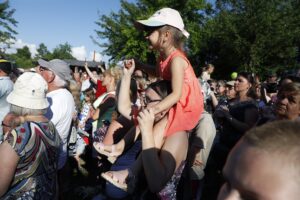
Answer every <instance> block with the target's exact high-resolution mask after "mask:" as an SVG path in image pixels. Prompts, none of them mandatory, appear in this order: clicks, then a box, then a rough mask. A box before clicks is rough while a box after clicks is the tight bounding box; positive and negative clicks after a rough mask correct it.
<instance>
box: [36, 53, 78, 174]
mask: <svg viewBox="0 0 300 200" xmlns="http://www.w3.org/2000/svg"><path fill="white" fill-rule="evenodd" d="M38 63H39V66H38V67H37V69H36V71H37V72H38V73H39V74H41V75H42V77H43V78H44V79H45V80H46V81H47V83H48V93H47V99H48V101H49V104H50V106H49V108H48V110H47V113H46V117H47V118H48V119H49V120H51V121H52V122H53V124H54V125H55V127H56V129H57V131H58V133H59V135H60V138H61V147H60V148H61V152H60V155H59V160H58V169H62V168H63V167H64V165H65V164H66V161H67V157H68V150H67V143H68V136H69V133H70V128H71V123H72V117H73V114H74V113H75V103H74V98H73V96H72V94H71V93H70V92H69V91H68V90H67V89H66V87H67V81H69V80H71V79H72V76H71V70H70V67H69V65H68V64H67V63H66V62H64V61H63V60H59V59H54V60H51V61H49V62H47V61H45V60H42V59H39V60H38Z"/></svg>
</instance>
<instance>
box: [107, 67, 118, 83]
mask: <svg viewBox="0 0 300 200" xmlns="http://www.w3.org/2000/svg"><path fill="white" fill-rule="evenodd" d="M104 75H110V76H111V77H113V78H114V80H115V84H117V83H118V81H119V80H120V79H121V77H122V70H121V68H119V67H111V68H109V69H107V70H105V71H104Z"/></svg>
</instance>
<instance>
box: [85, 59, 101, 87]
mask: <svg viewBox="0 0 300 200" xmlns="http://www.w3.org/2000/svg"><path fill="white" fill-rule="evenodd" d="M84 68H85V71H86V72H87V73H88V75H89V77H90V78H91V80H92V81H93V82H94V83H95V84H97V80H98V79H97V77H96V76H95V75H94V74H93V73H92V72H91V70H90V69H89V68H88V64H87V62H85V63H84Z"/></svg>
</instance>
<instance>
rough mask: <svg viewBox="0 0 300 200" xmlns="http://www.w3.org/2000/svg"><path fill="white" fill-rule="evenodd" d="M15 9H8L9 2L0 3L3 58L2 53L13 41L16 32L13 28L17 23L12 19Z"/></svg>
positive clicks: (0, 33)
mask: <svg viewBox="0 0 300 200" xmlns="http://www.w3.org/2000/svg"><path fill="white" fill-rule="evenodd" d="M14 12H15V9H9V2H8V1H4V2H3V3H0V44H1V52H0V53H1V55H2V56H3V54H4V51H5V49H6V48H7V47H9V45H10V44H11V41H12V40H14V39H15V35H16V34H17V32H16V31H15V30H14V28H13V27H16V26H17V23H18V22H17V21H16V20H15V19H14V18H13V14H14Z"/></svg>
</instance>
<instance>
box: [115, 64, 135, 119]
mask: <svg viewBox="0 0 300 200" xmlns="http://www.w3.org/2000/svg"><path fill="white" fill-rule="evenodd" d="M124 64H125V67H124V70H123V72H124V74H123V77H122V79H121V85H120V90H119V95H118V111H119V112H120V113H121V115H123V116H124V117H126V118H127V119H131V118H132V117H131V115H132V114H131V112H132V109H131V100H130V81H131V75H132V73H133V71H134V68H135V63H134V60H133V59H131V60H125V62H124Z"/></svg>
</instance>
